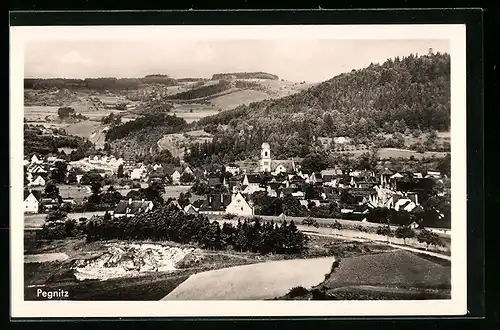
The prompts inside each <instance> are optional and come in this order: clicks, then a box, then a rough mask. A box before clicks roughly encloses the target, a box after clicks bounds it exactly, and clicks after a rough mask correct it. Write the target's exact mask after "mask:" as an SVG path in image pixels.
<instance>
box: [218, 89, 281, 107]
mask: <svg viewBox="0 0 500 330" xmlns="http://www.w3.org/2000/svg"><path fill="white" fill-rule="evenodd" d="M269 98H271V96H270V95H269V94H267V93H265V92H262V91H256V90H251V89H246V90H240V91H236V92H233V93H229V94H226V95H222V96H219V97H216V98H214V99H212V100H210V103H211V104H213V105H214V106H216V107H217V108H220V109H223V110H229V109H234V108H236V107H238V106H240V105H242V104H247V105H248V104H249V103H252V102H259V101H262V100H265V99H269Z"/></svg>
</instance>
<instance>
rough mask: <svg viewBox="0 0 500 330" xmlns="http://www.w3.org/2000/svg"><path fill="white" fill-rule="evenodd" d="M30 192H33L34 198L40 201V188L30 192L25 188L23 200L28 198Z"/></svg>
mask: <svg viewBox="0 0 500 330" xmlns="http://www.w3.org/2000/svg"><path fill="white" fill-rule="evenodd" d="M30 193H31V194H33V196H34V197H35V198H36V200H37V201H39V202H40V201H41V200H42V192H41V191H40V190H32V191H31V192H30V191H29V190H25V191H24V199H23V200H26V198H28V196H29V195H30Z"/></svg>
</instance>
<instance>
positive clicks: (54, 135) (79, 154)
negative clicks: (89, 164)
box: [24, 124, 94, 160]
mask: <svg viewBox="0 0 500 330" xmlns="http://www.w3.org/2000/svg"><path fill="white" fill-rule="evenodd" d="M59 148H71V149H75V150H73V151H72V152H71V154H70V155H69V160H79V159H81V158H83V157H85V156H87V154H88V153H89V152H90V151H92V150H94V145H93V144H92V142H90V141H89V140H87V139H84V138H81V137H79V136H74V135H69V134H67V133H66V132H65V131H64V129H57V128H53V129H48V128H45V127H43V126H42V125H38V126H35V125H28V124H25V125H24V154H25V155H27V156H31V155H33V154H36V155H38V156H42V157H44V156H47V155H49V154H53V155H61V157H62V156H64V155H63V154H61V153H60V152H59Z"/></svg>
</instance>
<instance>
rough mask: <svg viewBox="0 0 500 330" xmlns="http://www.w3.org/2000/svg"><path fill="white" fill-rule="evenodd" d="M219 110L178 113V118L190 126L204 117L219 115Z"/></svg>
mask: <svg viewBox="0 0 500 330" xmlns="http://www.w3.org/2000/svg"><path fill="white" fill-rule="evenodd" d="M217 113H218V111H217V110H204V111H200V112H180V113H176V116H177V117H180V118H183V119H184V120H185V121H186V122H187V123H188V124H189V123H192V122H194V121H198V120H200V119H201V118H203V117H207V116H212V115H215V114H217Z"/></svg>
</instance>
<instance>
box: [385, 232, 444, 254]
mask: <svg viewBox="0 0 500 330" xmlns="http://www.w3.org/2000/svg"><path fill="white" fill-rule="evenodd" d="M377 234H378V235H383V236H386V237H387V241H388V242H390V239H391V237H396V238H401V239H403V241H404V244H406V240H407V239H408V238H416V239H417V240H418V242H419V243H423V244H426V250H427V249H428V248H429V246H431V245H434V246H444V243H443V241H442V240H441V238H440V237H439V235H438V234H436V233H433V232H431V231H430V230H428V229H425V228H423V229H420V230H419V231H418V233H417V232H416V231H415V230H414V229H412V228H411V227H409V226H399V227H398V228H397V229H396V230H393V229H391V228H390V227H389V226H384V227H379V228H377Z"/></svg>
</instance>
